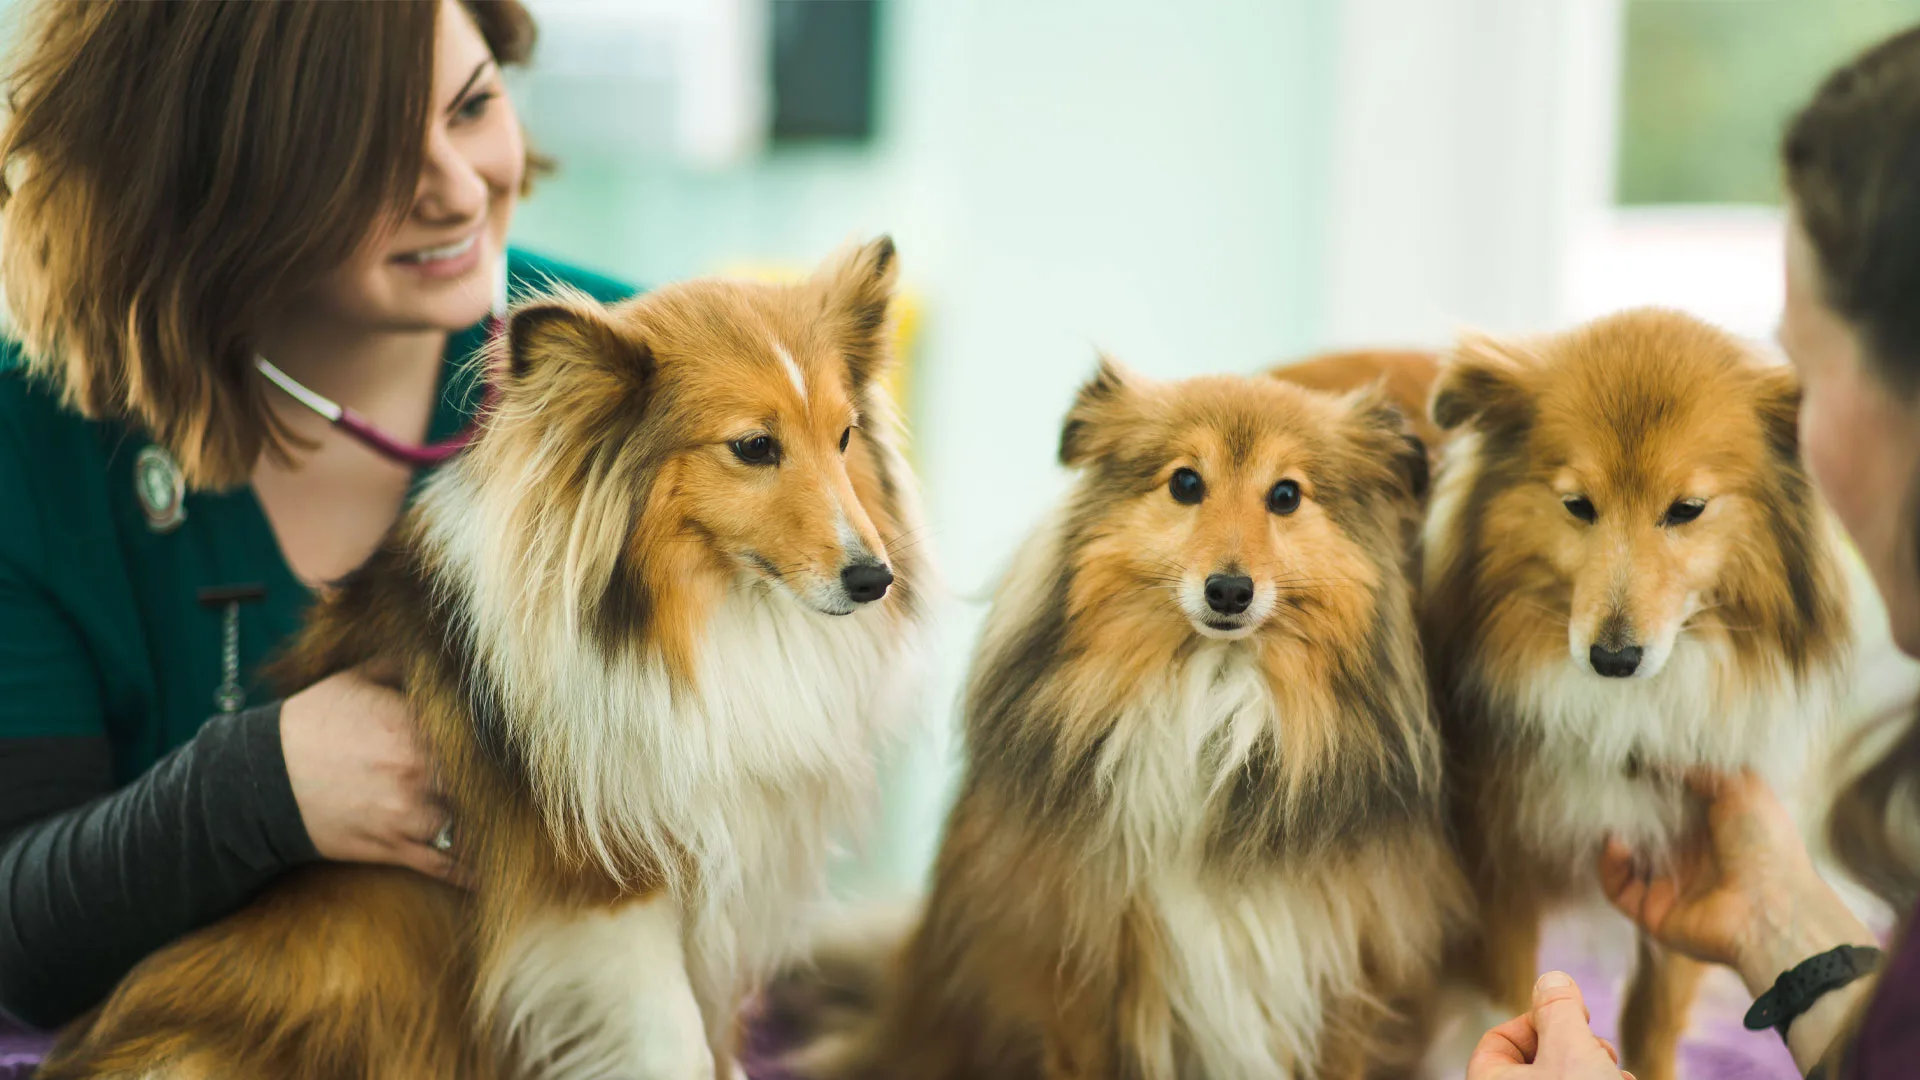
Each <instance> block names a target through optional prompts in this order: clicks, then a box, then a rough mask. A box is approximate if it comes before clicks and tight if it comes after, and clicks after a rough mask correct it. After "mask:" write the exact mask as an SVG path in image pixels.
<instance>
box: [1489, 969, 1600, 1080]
mask: <svg viewBox="0 0 1920 1080" xmlns="http://www.w3.org/2000/svg"><path fill="white" fill-rule="evenodd" d="M1632 1075H1633V1074H1632V1073H1628V1072H1623V1071H1621V1069H1620V1055H1619V1053H1617V1052H1616V1051H1615V1050H1614V1048H1613V1044H1611V1043H1609V1042H1607V1041H1606V1040H1605V1039H1602V1038H1601V1037H1600V1036H1598V1035H1595V1034H1594V1033H1593V1028H1591V1027H1589V1026H1588V1020H1587V1005H1586V1002H1585V1001H1584V1000H1582V999H1581V997H1580V988H1579V987H1578V986H1575V985H1574V982H1573V980H1572V979H1571V978H1569V977H1567V975H1566V974H1565V973H1564V972H1559V971H1549V972H1547V973H1546V974H1545V975H1542V976H1540V981H1539V982H1536V983H1534V984H1533V1010H1532V1011H1531V1012H1527V1013H1523V1014H1522V1015H1520V1016H1516V1017H1514V1018H1513V1019H1511V1020H1509V1021H1507V1022H1506V1023H1504V1024H1501V1025H1500V1026H1499V1027H1497V1028H1494V1029H1493V1030H1491V1031H1489V1032H1487V1033H1486V1035H1485V1036H1483V1037H1482V1038H1481V1039H1480V1045H1479V1046H1476V1047H1474V1050H1473V1057H1471V1058H1469V1059H1468V1060H1467V1080H1620V1078H1621V1077H1623V1076H1624V1077H1631V1076H1632Z"/></svg>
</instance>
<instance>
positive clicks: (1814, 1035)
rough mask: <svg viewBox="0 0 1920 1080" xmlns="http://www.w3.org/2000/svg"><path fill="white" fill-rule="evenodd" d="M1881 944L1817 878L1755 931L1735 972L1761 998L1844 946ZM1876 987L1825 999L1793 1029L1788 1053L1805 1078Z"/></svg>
mask: <svg viewBox="0 0 1920 1080" xmlns="http://www.w3.org/2000/svg"><path fill="white" fill-rule="evenodd" d="M1877 944H1878V942H1877V941H1876V940H1875V938H1874V936H1873V932H1872V931H1871V930H1869V929H1867V925H1866V924H1865V923H1863V922H1861V921H1860V917H1859V916H1857V915H1855V914H1854V913H1853V911H1852V910H1851V909H1849V908H1848V907H1847V905H1846V903H1845V902H1844V901H1842V900H1841V899H1840V895H1839V894H1838V893H1836V892H1834V891H1833V887H1832V886H1830V885H1828V884H1827V883H1826V882H1825V881H1823V880H1820V879H1819V878H1817V877H1816V878H1812V879H1811V880H1808V881H1804V882H1801V883H1799V884H1798V886H1797V887H1796V888H1795V890H1794V895H1793V896H1791V897H1788V898H1785V899H1784V900H1783V902H1782V903H1781V904H1779V905H1778V906H1777V908H1776V909H1775V911H1774V912H1773V913H1772V914H1771V915H1770V916H1769V917H1767V918H1765V919H1764V920H1763V922H1762V924H1761V925H1758V926H1755V927H1754V929H1753V933H1752V935H1751V937H1750V939H1749V946H1748V948H1747V949H1745V950H1743V952H1742V955H1741V956H1740V957H1739V958H1738V962H1737V964H1736V965H1735V966H1736V968H1737V969H1738V971H1739V972H1740V977H1741V979H1742V980H1743V981H1744V982H1745V983H1746V984H1747V990H1748V992H1750V993H1752V994H1753V995H1754V996H1755V997H1759V996H1760V995H1761V994H1763V993H1765V992H1766V991H1767V990H1768V989H1770V988H1771V987H1772V986H1773V984H1774V982H1775V980H1777V979H1779V978H1780V976H1781V975H1782V974H1783V973H1785V972H1786V971H1787V970H1789V969H1790V968H1792V967H1794V966H1795V965H1796V964H1799V963H1800V962H1801V961H1803V960H1807V959H1809V958H1811V957H1814V956H1818V955H1819V954H1821V953H1824V952H1827V951H1829V950H1832V949H1835V948H1838V947H1839V946H1841V945H1877ZM1871 986H1872V980H1870V979H1862V980H1859V981H1856V982H1853V983H1850V984H1848V985H1846V986H1843V987H1841V988H1840V989H1838V990H1833V991H1830V992H1828V993H1826V994H1823V995H1821V997H1820V998H1819V999H1818V1000H1817V1001H1815V1002H1814V1003H1813V1005H1812V1007H1810V1008H1809V1009H1808V1010H1807V1011H1806V1012H1804V1013H1802V1014H1800V1016H1799V1017H1798V1018H1797V1019H1795V1020H1794V1021H1793V1023H1792V1024H1791V1025H1789V1026H1788V1028H1787V1048H1788V1049H1789V1050H1791V1051H1792V1052H1793V1060H1794V1064H1796V1065H1798V1066H1799V1067H1800V1071H1801V1072H1802V1073H1805V1072H1807V1071H1808V1070H1809V1069H1812V1068H1813V1066H1814V1065H1815V1064H1816V1063H1818V1062H1819V1061H1820V1059H1821V1058H1822V1057H1824V1056H1826V1053H1827V1050H1828V1048H1829V1047H1831V1046H1832V1045H1833V1041H1834V1039H1835V1038H1836V1037H1838V1036H1839V1035H1840V1032H1841V1029H1842V1028H1843V1027H1844V1026H1845V1025H1846V1022H1847V1018H1848V1017H1849V1016H1851V1015H1852V1013H1853V1010H1854V1007H1855V1006H1856V1005H1857V1004H1858V1003H1859V1001H1860V1000H1861V998H1862V997H1863V996H1864V995H1866V994H1868V993H1869V992H1870V989H1871Z"/></svg>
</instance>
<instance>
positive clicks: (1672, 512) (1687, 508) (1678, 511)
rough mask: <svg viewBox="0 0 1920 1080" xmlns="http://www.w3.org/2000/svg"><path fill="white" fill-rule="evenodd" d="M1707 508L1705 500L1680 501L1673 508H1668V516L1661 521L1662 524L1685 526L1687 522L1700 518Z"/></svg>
mask: <svg viewBox="0 0 1920 1080" xmlns="http://www.w3.org/2000/svg"><path fill="white" fill-rule="evenodd" d="M1706 508H1707V504H1706V501H1705V500H1703V499H1680V500H1678V501H1677V502H1675V503H1674V504H1673V505H1672V506H1669V507H1667V516H1666V517H1664V518H1662V519H1660V524H1662V525H1685V524H1686V523H1687V522H1689V521H1692V520H1694V519H1695V518H1698V517H1699V516H1700V512H1701V511H1703V510H1705V509H1706Z"/></svg>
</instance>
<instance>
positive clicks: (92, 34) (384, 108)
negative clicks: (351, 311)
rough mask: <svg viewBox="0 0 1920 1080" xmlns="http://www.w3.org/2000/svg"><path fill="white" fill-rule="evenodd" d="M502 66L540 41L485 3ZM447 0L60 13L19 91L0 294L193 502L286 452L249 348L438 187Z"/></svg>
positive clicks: (42, 13) (40, 32) (329, 0)
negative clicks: (158, 454)
mask: <svg viewBox="0 0 1920 1080" xmlns="http://www.w3.org/2000/svg"><path fill="white" fill-rule="evenodd" d="M465 7H466V9H467V11H468V12H469V13H471V14H472V16H473V18H474V21H475V23H476V24H477V25H478V26H479V28H480V31H481V34H482V36H483V37H484V38H485V39H486V42H487V44H488V46H489V47H491V49H492V50H493V54H494V57H495V58H496V59H497V60H498V61H499V62H500V63H502V64H513V63H520V62H524V61H525V60H526V59H527V58H528V56H529V55H530V54H531V52H532V47H533V38H534V27H533V21H532V19H531V17H530V16H529V15H528V14H527V12H526V11H525V9H524V8H522V7H521V5H520V4H519V3H518V2H517V0H466V2H465ZM438 13H439V0H388V2H384V3H377V4H350V3H338V2H334V0H277V2H274V3H256V2H253V0H163V2H156V3H71V2H67V0H41V2H40V3H39V4H38V5H37V6H36V7H35V8H33V9H32V11H31V12H30V14H29V15H28V17H27V20H26V22H25V24H24V26H23V30H24V31H25V32H24V34H23V39H22V40H23V48H22V49H21V51H20V52H19V53H18V54H17V55H16V60H15V63H14V65H13V67H12V70H11V71H10V73H9V75H8V78H7V81H6V95H7V106H8V113H9V115H8V116H7V119H6V130H5V133H4V136H0V230H3V232H0V282H4V286H5V289H6V296H7V306H8V308H9V311H10V313H11V315H12V317H13V320H14V326H15V332H16V334H17V335H18V336H19V338H20V340H21V343H22V345H23V346H24V350H25V354H26V362H27V365H28V368H29V370H31V371H33V372H35V373H37V374H39V375H41V376H44V377H47V378H49V379H51V380H52V382H53V383H54V384H55V385H56V386H57V387H58V388H59V390H60V392H61V394H62V396H63V398H64V399H65V401H66V402H67V403H68V404H69V405H70V406H72V407H74V408H76V409H78V410H79V411H80V412H82V413H84V414H85V415H87V416H90V417H113V418H117V419H122V420H126V421H129V422H132V423H135V424H137V425H139V426H140V427H142V428H144V429H145V430H146V431H147V432H148V433H149V434H150V435H151V436H152V438H153V439H154V440H155V441H156V442H158V443H160V444H161V445H163V446H165V447H166V448H167V449H168V450H170V451H171V452H172V453H173V454H174V455H175V457H177V458H178V459H179V462H180V465H181V467H182V470H183V471H184V472H185V474H186V476H187V479H188V482H189V483H191V484H193V485H194V486H196V487H210V488H224V487H232V486H236V485H239V484H243V483H245V482H246V480H247V478H248V476H249V474H250V473H251V471H252V468H253V465H254V462H255V461H256V460H257V459H258V458H259V456H260V455H261V453H262V452H268V453H285V451H286V446H287V442H288V440H289V438H290V436H289V435H288V433H286V432H285V431H284V430H283V429H282V428H281V426H280V425H279V424H278V423H276V421H275V420H274V419H273V414H272V412H271V411H270V410H269V408H268V405H267V399H266V397H265V393H264V387H263V385H262V382H261V380H260V379H258V378H256V377H255V376H254V373H253V369H252V358H253V354H254V348H253V337H254V334H255V333H256V332H257V328H258V327H259V326H260V325H261V324H262V323H263V321H264V320H266V319H268V318H270V317H272V315H273V313H274V311H275V309H276V307H277V306H278V305H280V304H282V303H284V302H285V300H286V298H288V297H290V296H292V295H295V294H296V293H298V292H299V291H300V290H302V289H304V288H306V287H308V286H309V285H311V284H312V283H313V282H314V281H316V280H317V279H318V278H320V277H321V276H323V275H324V274H326V273H327V272H328V271H330V270H332V269H334V268H335V267H337V266H339V265H340V264H341V263H343V262H344V261H346V259H347V258H348V257H349V256H350V255H351V254H352V253H353V252H354V250H355V249H356V248H357V246H358V245H359V244H360V243H361V242H362V241H363V240H364V238H365V237H366V236H367V235H368V233H369V231H370V230H371V229H372V228H374V227H375V226H376V225H378V224H379V223H380V222H381V221H382V219H383V218H386V217H388V216H390V215H393V214H396V213H398V212H400V211H401V210H403V209H404V207H405V206H406V204H407V201H408V200H409V198H410V197H411V196H412V193H413V191H414V188H415V185H416V184H417V183H418V179H419V175H420V169H421V159H422V155H423V153H424V143H425V139H426V131H427V120H428V117H429V115H430V113H431V109H432V102H431V97H432V90H433V73H434V72H433V61H434V56H433V50H434V31H435V22H436V19H437V17H438Z"/></svg>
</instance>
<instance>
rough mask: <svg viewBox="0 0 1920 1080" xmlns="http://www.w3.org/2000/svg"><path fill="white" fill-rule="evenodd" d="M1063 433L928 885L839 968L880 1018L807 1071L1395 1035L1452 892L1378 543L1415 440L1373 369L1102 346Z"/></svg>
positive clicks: (1104, 1066) (1306, 1061)
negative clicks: (1373, 379)
mask: <svg viewBox="0 0 1920 1080" xmlns="http://www.w3.org/2000/svg"><path fill="white" fill-rule="evenodd" d="M1060 456H1061V458H1062V460H1063V461H1064V462H1065V463H1066V464H1067V465H1069V466H1071V467H1073V468H1075V469H1077V470H1078V471H1079V476H1078V482H1077V484H1076V486H1075V488H1074V489H1073V492H1072V494H1071V495H1070V496H1069V497H1068V499H1067V501H1066V503H1065V505H1064V506H1063V507H1062V508H1061V509H1060V510H1059V511H1057V512H1056V513H1055V514H1054V515H1053V516H1052V517H1051V518H1050V519H1049V520H1048V521H1047V522H1046V523H1045V524H1044V525H1043V526H1042V527H1041V528H1040V529H1039V530H1038V532H1037V533H1036V534H1035V535H1034V536H1033V537H1032V538H1031V539H1030V540H1029V541H1028V542H1027V544H1026V545H1025V546H1024V547H1023V549H1022V550H1021V552H1020V554H1019V555H1018V557H1017V559H1016V561H1015V564H1014V566H1013V568H1012V571H1011V573H1010V574H1009V576H1008V577H1007V578H1006V580H1005V581H1004V582H1003V584H1002V585H1001V587H1000V589H999V591H998V593H997V596H996V599H995V603H994V607H993V610H992V613H991V615H990V616H989V619H988V624H987V628H986V631H985V633H984V636H983V639H982V641H981V644H980V646H979V649H978V652H977V654H976V658H975V664H974V668H973V674H972V678H971V684H970V688H969V691H968V696H967V707H966V715H967V724H966V729H967V759H966V774H965V778H964V780H963V782H962V786H961V790H960V794H959V797H958V800H957V802H956V804H955V806H954V808H953V810H952V813H951V816H950V817H949V819H948V823H947V831H946V836H945V839H944V843H943V846H942V849H941V852H940V855H939V858H938V862H937V866H936V869H935V872H934V881H933V885H932V890H931V894H930V896H929V899H928V901H927V905H926V910H925V913H924V916H923V918H922V920H921V922H920V925H919V926H918V928H917V930H916V931H915V932H914V933H913V934H912V935H911V938H910V940H909V943H908V944H907V946H906V947H905V949H904V950H903V952H902V955H901V956H900V958H899V962H898V966H897V969H896V970H894V971H893V972H892V973H891V975H890V976H889V977H888V978H887V979H886V980H885V982H884V984H883V985H881V986H878V987H873V986H861V985H859V983H860V981H861V975H860V973H859V972H858V970H856V971H855V972H854V973H853V975H852V978H851V980H843V981H844V982H845V983H846V985H845V986H843V987H841V989H842V990H844V991H850V992H852V993H854V994H856V995H859V996H860V997H862V998H864V999H865V1000H873V1001H877V1003H878V1004H877V1009H878V1017H877V1019H876V1021H875V1023H874V1025H873V1027H872V1028H871V1029H870V1030H867V1031H865V1032H862V1033H858V1034H856V1035H855V1036H853V1037H852V1038H850V1039H846V1040H843V1041H842V1042H841V1043H840V1044H839V1045H837V1046H836V1047H835V1048H834V1053H831V1054H819V1053H814V1054H811V1055H809V1057H810V1059H811V1060H810V1065H809V1068H810V1071H812V1072H815V1073H816V1074H821V1075H827V1074H834V1075H843V1076H857V1077H862V1078H889V1080H896V1078H897V1080H908V1078H912V1080H941V1078H953V1080H959V1078H981V1080H986V1078H993V1080H1019V1078H1022V1077H1046V1078H1048V1080H1071V1078H1083V1080H1095V1078H1098V1080H1111V1078H1114V1077H1126V1078H1139V1080H1176V1078H1199V1077H1208V1078H1215V1080H1232V1078H1236V1077H1244V1078H1248V1080H1253V1078H1261V1080H1267V1078H1274V1077H1283V1076H1297V1075H1315V1076H1336V1077H1358V1076H1361V1075H1362V1074H1363V1072H1364V1071H1365V1070H1366V1069H1367V1068H1368V1067H1369V1065H1370V1064H1382V1063H1385V1064H1388V1065H1392V1064H1398V1065H1401V1066H1404V1065H1406V1064H1407V1063H1409V1062H1410V1061H1411V1060H1413V1059H1414V1058H1416V1057H1417V1055H1418V1053H1419V1050H1420V1046H1421V1044H1422V1040H1423V1037H1424V1032H1423V1027H1424V1020H1425V1016H1424V1013H1423V1010H1424V1006H1425V1005H1426V1003H1427V1002H1428V1000H1429V999H1430V997H1431V990H1432V987H1433V985H1434V981H1435V979H1436V976H1437V974H1438V972H1437V965H1438V963H1439V959H1440V956H1441V950H1442V945H1443V941H1444V940H1445V939H1446V937H1447V935H1448V932H1449V928H1450V927H1451V926H1452V925H1453V924H1454V921H1455V920H1457V919H1461V918H1464V914H1465V911H1466V908H1467V895H1468V894H1467V889H1466V885H1465V882H1464V879H1462V878H1461V877H1460V875H1459V872H1458V869H1457V866H1456V864H1455V863H1454V862H1453V861H1452V856H1451V853H1450V851H1449V849H1448V845H1447V843H1446V840H1445V837H1444V833H1443V827H1442V821H1443V812H1442V803H1443V800H1442V796H1441V782H1440V747H1439V742H1438V737H1439V735H1438V731H1437V729H1436V728H1435V727H1434V725H1433V723H1432V719H1431V714H1430V709H1429V696H1428V693H1427V688H1426V685H1425V680H1424V675H1423V667H1422V663H1421V659H1420V653H1419V644H1418V641H1417V637H1416V630H1415V623H1414V613H1413V602H1412V597H1411V595H1410V590H1409V587H1408V581H1407V575H1406V566H1405V557H1404V555H1403V552H1404V550H1405V549H1404V546H1403V545H1404V537H1405V530H1406V528H1407V526H1408V521H1409V519H1410V518H1412V517H1413V516H1414V514H1415V513H1416V508H1417V505H1418V496H1419V489H1420V488H1422V487H1423V486H1424V484H1425V477H1426V461H1425V457H1424V453H1423V451H1422V450H1421V449H1420V447H1419V446H1418V444H1417V443H1416V442H1414V441H1412V440H1410V439H1409V438H1408V437H1407V433H1406V428H1405V426H1404V422H1403V421H1402V420H1401V418H1400V417H1399V414H1398V413H1397V412H1396V411H1395V410H1394V409H1393V408H1392V407H1391V406H1390V405H1388V404H1387V403H1386V401H1385V400H1384V397H1383V396H1382V395H1381V394H1379V393H1378V392H1372V393H1363V394H1357V395H1352V396H1349V397H1346V398H1336V397H1333V396H1331V395H1325V394H1319V393H1315V392H1311V391H1306V390H1303V389H1300V388H1298V387H1294V386H1288V385H1283V384H1281V383H1279V382H1277V381H1274V380H1269V379H1246V378H1210V379H1196V380H1192V381H1189V382H1185V383H1178V384H1158V383H1153V382H1150V381H1148V380H1145V379H1142V378H1140V377H1138V376H1134V375H1130V374H1128V373H1126V372H1124V371H1123V370H1122V369H1120V368H1118V367H1116V366H1114V365H1112V364H1110V363H1107V362H1103V364H1102V367H1101V370H1100V373H1099V374H1098V375H1097V377H1096V378H1095V379H1094V380H1093V381H1092V382H1090V383H1089V384H1088V385H1087V386H1086V387H1085V388H1084V389H1083V390H1082V391H1081V393H1080V396H1079V399H1078V401H1077V402H1076V404H1075V405H1074V407H1073V409H1072V411H1071V412H1070V413H1069V415H1068V417H1067V419H1066V423H1065V427H1064V430H1063V432H1062V436H1061V450H1060ZM1183 467H1185V468H1191V469H1194V470H1196V471H1197V472H1199V473H1200V474H1201V476H1202V478H1203V479H1204V482H1205V484H1206V495H1205V498H1204V499H1203V500H1202V501H1201V502H1200V503H1199V504H1184V503H1181V502H1177V501H1176V500H1175V499H1174V498H1173V497H1171V495H1170V493H1169V487H1168V484H1169V479H1170V476H1171V475H1172V474H1173V473H1174V471H1175V470H1176V469H1178V468H1183ZM1282 479H1292V480H1294V481H1297V482H1298V483H1299V484H1300V485H1301V488H1302V489H1303V491H1304V492H1305V495H1304V499H1303V501H1302V502H1301V504H1300V506H1299V508H1298V510H1296V511H1293V512H1292V513H1288V514H1284V515H1282V514H1279V513H1276V512H1273V511H1271V510H1270V509H1269V507H1268V505H1267V502H1266V499H1267V496H1268V493H1269V492H1270V491H1271V490H1272V488H1273V487H1274V486H1275V484H1276V482H1277V481H1280V480H1282ZM1234 569H1238V570H1240V571H1243V572H1245V573H1246V574H1247V575H1248V576H1250V577H1251V578H1252V580H1253V581H1254V583H1255V591H1254V594H1253V598H1252V601H1251V605H1250V606H1249V607H1248V609H1247V611H1246V613H1245V615H1244V616H1241V617H1239V621H1238V622H1234V621H1233V620H1228V623H1229V624H1231V625H1230V628H1229V629H1227V630H1221V629H1220V628H1219V627H1217V626H1215V625H1214V624H1213V623H1212V622H1209V620H1214V619H1216V618H1217V616H1215V615H1213V614H1210V613H1209V607H1208V602H1207V600H1206V599H1205V598H1204V595H1203V588H1204V582H1205V580H1206V578H1207V577H1208V576H1209V575H1210V574H1214V573H1217V572H1232V571H1233V570H1234ZM1216 610H1217V609H1216ZM1223 625H1226V624H1223ZM856 968H857V965H856ZM823 1058H827V1059H829V1060H822V1059H823Z"/></svg>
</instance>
